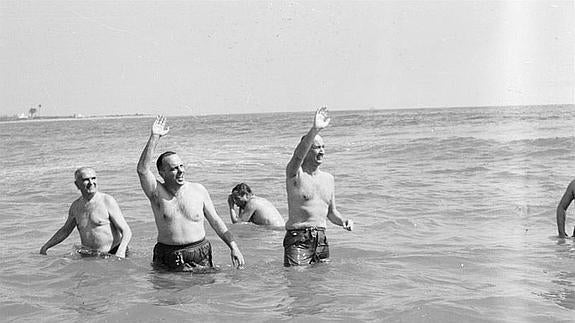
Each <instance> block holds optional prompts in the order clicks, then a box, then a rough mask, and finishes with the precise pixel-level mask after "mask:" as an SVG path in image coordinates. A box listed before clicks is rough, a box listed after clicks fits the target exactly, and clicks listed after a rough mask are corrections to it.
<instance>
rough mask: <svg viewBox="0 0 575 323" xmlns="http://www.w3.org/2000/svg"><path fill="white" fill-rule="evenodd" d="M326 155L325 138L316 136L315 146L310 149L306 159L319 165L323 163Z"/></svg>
mask: <svg viewBox="0 0 575 323" xmlns="http://www.w3.org/2000/svg"><path fill="white" fill-rule="evenodd" d="M324 155H325V145H324V144H323V138H322V137H320V136H319V135H318V136H315V138H314V140H313V144H312V145H311V147H310V148H309V151H308V153H307V155H306V159H307V160H308V161H312V162H313V163H315V164H318V165H319V164H321V163H323V158H324Z"/></svg>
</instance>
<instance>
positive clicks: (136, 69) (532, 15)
mask: <svg viewBox="0 0 575 323" xmlns="http://www.w3.org/2000/svg"><path fill="white" fill-rule="evenodd" d="M574 32H575V5H574V1H341V2H332V1H317V2H315V1H313V2H309V1H281V2H280V1H241V2H240V1H237V2H235V1H225V2H219V1H218V2H216V1H209V2H203V1H202V2H197V1H131V2H126V1H122V2H119V1H94V2H92V1H6V0H0V67H1V76H0V78H1V83H0V115H11V114H16V113H21V112H27V111H28V109H30V108H31V107H35V106H37V105H38V104H41V105H42V108H41V111H40V113H41V114H42V115H71V114H74V113H80V114H84V115H105V114H133V113H146V114H148V113H149V114H157V113H163V114H167V115H189V114H196V115H200V114H214V113H241V112H277V111H305V110H315V108H316V107H319V106H327V107H328V108H330V109H331V110H351V109H370V108H375V109H385V108H416V107H419V108H421V107H454V106H491V105H534V104H557V103H558V104H563V103H570V104H572V103H574V102H575V92H574V91H575V68H574V63H575V35H574Z"/></svg>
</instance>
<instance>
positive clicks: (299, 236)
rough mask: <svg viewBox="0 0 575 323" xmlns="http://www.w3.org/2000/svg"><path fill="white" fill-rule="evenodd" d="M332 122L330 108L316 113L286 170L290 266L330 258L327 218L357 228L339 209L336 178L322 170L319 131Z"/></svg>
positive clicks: (286, 248) (287, 263)
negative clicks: (329, 114)
mask: <svg viewBox="0 0 575 323" xmlns="http://www.w3.org/2000/svg"><path fill="white" fill-rule="evenodd" d="M329 121H330V118H329V117H328V114H327V108H325V107H324V108H320V109H318V110H317V111H316V114H315V118H314V123H313V126H312V127H311V129H310V130H309V131H308V133H307V134H306V135H305V136H303V137H302V139H301V141H300V143H299V144H298V145H297V147H296V149H295V151H294V153H293V156H292V158H291V160H290V161H289V163H288V165H287V167H286V189H287V196H288V214H289V218H288V221H287V222H286V225H285V228H286V235H285V237H284V241H283V245H284V266H286V267H289V266H298V265H306V264H313V263H317V262H324V261H326V260H327V259H328V258H329V247H328V244H327V238H326V236H325V227H326V217H327V219H329V220H330V221H331V222H332V223H334V224H336V225H339V226H342V227H343V228H344V229H345V230H348V231H351V230H352V229H353V221H352V220H348V219H344V218H342V216H341V214H340V213H339V211H338V210H337V208H336V206H335V193H334V191H335V189H334V186H335V185H334V178H333V176H332V175H331V174H329V173H326V172H323V171H321V170H320V169H319V167H320V165H321V164H322V163H323V161H324V154H325V149H324V147H325V146H324V143H323V139H322V138H321V137H320V135H319V132H320V131H321V130H322V129H324V128H325V127H327V126H328V124H329Z"/></svg>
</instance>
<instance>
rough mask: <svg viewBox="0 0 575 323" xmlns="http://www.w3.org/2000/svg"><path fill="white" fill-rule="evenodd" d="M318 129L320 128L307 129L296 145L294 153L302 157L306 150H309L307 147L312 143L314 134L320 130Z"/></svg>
mask: <svg viewBox="0 0 575 323" xmlns="http://www.w3.org/2000/svg"><path fill="white" fill-rule="evenodd" d="M320 130H321V129H318V128H315V127H311V128H310V129H309V131H308V132H307V133H306V134H305V136H304V137H303V138H302V140H301V141H300V143H299V144H298V145H297V147H296V149H295V152H294V155H296V156H298V157H301V158H302V159H303V158H304V157H305V155H306V154H307V152H308V151H309V148H310V147H311V145H312V144H313V140H314V139H315V136H316V135H317V134H318V133H319V132H320Z"/></svg>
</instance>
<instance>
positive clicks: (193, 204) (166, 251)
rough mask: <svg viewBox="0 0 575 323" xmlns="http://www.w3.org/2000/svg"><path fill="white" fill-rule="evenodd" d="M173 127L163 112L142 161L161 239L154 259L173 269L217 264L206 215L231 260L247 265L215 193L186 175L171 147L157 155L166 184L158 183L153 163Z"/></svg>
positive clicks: (143, 179)
mask: <svg viewBox="0 0 575 323" xmlns="http://www.w3.org/2000/svg"><path fill="white" fill-rule="evenodd" d="M168 131H169V128H168V127H167V126H166V118H165V117H163V116H158V118H156V121H155V122H154V124H153V126H152V133H151V135H150V139H149V140H148V143H147V144H146V147H145V148H144V150H143V151H142V155H141V156H140V161H139V162H138V176H139V177H140V184H141V186H142V189H143V190H144V193H145V194H146V196H147V197H148V199H149V200H150V204H151V206H152V211H153V212H154V218H155V220H156V227H157V229H158V241H157V243H156V246H155V247H154V263H155V264H158V265H162V266H165V267H167V268H168V269H170V270H178V271H193V270H194V268H200V269H202V268H206V267H213V263H212V247H211V244H210V242H209V241H208V240H206V239H205V236H206V232H205V229H204V219H207V220H208V222H209V223H210V225H211V226H212V228H213V229H214V230H215V231H216V233H217V234H218V236H219V237H220V238H221V239H222V240H223V241H224V242H225V243H226V244H227V245H228V247H229V248H230V250H231V257H232V264H233V265H234V266H236V267H238V268H240V267H242V266H243V265H244V257H243V256H242V253H241V252H240V250H239V248H238V245H237V243H236V242H235V241H234V238H233V235H232V233H231V232H230V231H228V228H227V227H226V225H225V223H224V221H222V219H221V218H220V217H219V215H218V214H217V213H216V209H215V207H214V204H213V203H212V200H211V198H210V194H209V193H208V191H207V190H206V188H205V187H204V186H202V185H201V184H198V183H190V182H187V181H186V180H185V179H184V174H185V172H186V171H185V169H184V164H183V162H182V160H181V159H180V157H179V156H178V155H177V154H176V153H174V152H170V151H167V152H165V153H163V154H161V155H160V156H159V157H158V160H157V162H156V167H157V169H158V173H159V174H160V176H161V177H162V179H163V182H160V181H157V180H156V178H155V176H154V174H153V173H152V171H151V169H150V166H151V163H152V155H153V153H154V149H155V148H156V145H157V144H158V141H159V139H160V137H162V136H165V135H166V134H167V133H168Z"/></svg>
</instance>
